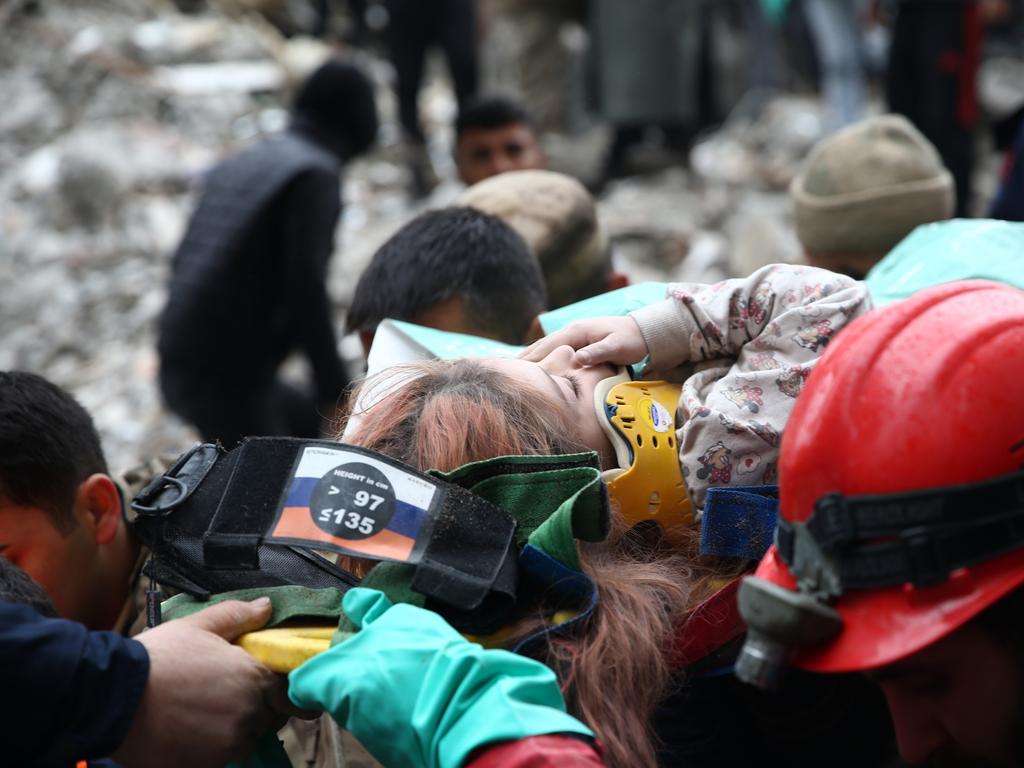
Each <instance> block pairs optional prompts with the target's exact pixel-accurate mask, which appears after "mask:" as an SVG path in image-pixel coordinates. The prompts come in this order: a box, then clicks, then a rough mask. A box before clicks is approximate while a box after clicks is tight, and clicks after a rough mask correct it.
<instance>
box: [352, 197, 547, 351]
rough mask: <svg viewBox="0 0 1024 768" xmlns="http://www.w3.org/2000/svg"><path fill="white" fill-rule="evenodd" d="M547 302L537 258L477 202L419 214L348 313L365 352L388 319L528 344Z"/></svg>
mask: <svg viewBox="0 0 1024 768" xmlns="http://www.w3.org/2000/svg"><path fill="white" fill-rule="evenodd" d="M546 308H547V296H546V294H545V291H544V278H543V276H542V275H541V271H540V267H539V266H538V264H537V259H536V258H535V257H534V255H533V254H532V253H531V252H530V249H529V248H528V247H527V245H526V243H525V242H524V241H523V238H521V237H520V236H519V235H518V234H516V231H515V230H514V229H513V228H512V227H510V226H509V225H508V224H506V223H505V222H503V221H502V220H501V219H499V218H498V217H496V216H490V215H488V214H486V213H482V212H480V211H478V210H475V209H473V208H460V207H452V208H442V209H440V210H436V211H428V212H426V213H423V214H420V215H419V216H417V217H416V218H415V219H413V220H412V221H410V222H409V223H408V224H406V225H405V226H404V227H402V228H401V229H399V230H398V231H397V232H396V233H395V234H394V235H392V236H391V237H390V238H389V239H388V240H387V242H385V243H384V244H383V245H382V246H381V247H380V248H379V249H377V252H376V253H375V254H374V255H373V259H371V261H370V263H369V265H368V266H367V267H366V270H365V271H364V272H363V274H362V276H361V277H360V278H359V284H358V285H357V286H356V290H355V295H354V296H353V298H352V306H351V307H350V309H349V312H348V316H347V318H346V330H347V332H358V333H359V338H360V340H361V341H362V343H363V350H364V352H365V353H366V354H369V352H370V346H371V344H372V343H373V337H374V333H375V332H376V330H377V326H378V325H379V324H380V322H381V321H382V320H386V319H389V318H390V319H392V320H405V321H407V322H410V323H416V324H417V325H424V326H427V327H429V328H438V329H440V330H443V331H452V332H455V333H468V334H472V335H474V336H481V337H484V338H489V339H495V340H497V341H503V342H505V343H506V344H522V343H523V342H524V341H525V339H526V335H527V332H528V330H529V329H530V327H531V324H532V323H533V322H534V321H535V319H536V317H537V315H538V314H540V313H541V312H543V311H544V310H545V309H546Z"/></svg>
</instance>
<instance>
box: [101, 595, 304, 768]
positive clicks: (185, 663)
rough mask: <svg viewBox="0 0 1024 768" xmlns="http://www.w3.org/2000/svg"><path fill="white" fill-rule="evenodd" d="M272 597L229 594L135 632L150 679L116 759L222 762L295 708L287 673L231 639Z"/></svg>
mask: <svg viewBox="0 0 1024 768" xmlns="http://www.w3.org/2000/svg"><path fill="white" fill-rule="evenodd" d="M269 618H270V601H269V600H267V599H266V598H261V599H259V600H254V601H253V602H251V603H243V602H239V601H230V602H225V603H220V604H219V605H215V606H212V607H210V608H207V609H206V610H203V611H200V612H199V613H196V614H193V615H192V616H189V617H187V618H183V619H177V620H175V621H169V622H167V623H166V624H162V625H161V626H159V627H156V628H155V629H151V630H149V631H147V632H143V633H142V634H141V635H139V636H138V637H136V638H135V639H136V640H138V641H139V642H140V643H142V644H143V645H144V646H145V647H146V651H147V652H148V653H149V664H150V669H149V679H148V681H147V683H146V690H145V693H144V694H143V696H142V701H141V703H140V705H139V709H138V710H137V711H136V713H135V717H134V719H133V721H132V726H131V730H130V731H129V733H128V736H127V738H126V739H125V741H124V743H123V744H122V745H121V747H120V748H119V749H118V750H117V752H116V753H115V754H114V755H113V757H114V759H115V760H116V761H117V762H119V763H121V764H123V765H124V766H125V767H126V768H133V767H134V766H147V768H149V767H153V768H163V766H168V768H170V766H174V767H175V768H180V767H181V766H188V768H205V766H210V768H221V766H223V765H224V764H225V763H228V762H230V761H232V760H237V759H240V758H243V757H245V756H246V755H248V754H249V753H250V752H252V750H253V749H254V748H255V746H256V743H257V741H258V740H259V738H260V737H261V736H262V735H264V734H266V733H268V732H270V731H274V730H276V729H277V728H279V727H280V726H281V725H282V724H283V723H284V721H285V720H286V719H287V717H288V716H289V715H292V714H297V710H296V708H295V707H293V706H292V705H291V704H290V702H289V701H288V697H287V681H286V679H285V678H283V677H279V676H278V675H275V674H274V673H273V672H271V671H270V670H269V669H267V668H266V667H264V666H263V665H262V664H260V663H259V662H258V661H256V660H255V659H254V658H253V657H252V656H250V655H249V654H248V653H246V652H245V651H243V650H242V649H241V648H239V647H237V646H235V645H232V644H231V642H230V641H231V640H233V639H235V638H236V637H238V636H239V635H241V634H242V633H244V632H251V631H253V630H256V629H259V628H260V627H262V626H263V625H264V624H266V622H267V619H269Z"/></svg>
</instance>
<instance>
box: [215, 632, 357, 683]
mask: <svg viewBox="0 0 1024 768" xmlns="http://www.w3.org/2000/svg"><path fill="white" fill-rule="evenodd" d="M337 631H338V627H337V626H319V627H276V628H274V629H260V630H257V631H256V632H247V633H245V634H244V635H242V636H241V637H239V638H238V640H236V641H235V642H237V643H238V645H240V646H241V647H242V649H243V650H245V651H246V652H247V653H248V654H249V655H250V656H253V657H254V658H256V659H258V660H259V661H260V662H262V663H263V664H264V665H265V666H267V667H269V668H270V669H272V670H273V671H274V672H281V673H283V674H287V673H288V672H291V671H292V670H293V669H295V668H296V667H300V666H302V665H303V664H304V663H305V662H307V661H309V660H310V659H311V658H313V657H314V656H316V655H317V654H318V653H323V652H324V651H326V650H327V649H328V648H330V647H331V638H332V637H334V633H335V632H337Z"/></svg>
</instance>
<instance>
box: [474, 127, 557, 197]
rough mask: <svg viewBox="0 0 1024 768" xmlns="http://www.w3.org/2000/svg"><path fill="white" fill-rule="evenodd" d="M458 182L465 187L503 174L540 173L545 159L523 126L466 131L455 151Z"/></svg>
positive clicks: (538, 145) (545, 164)
mask: <svg viewBox="0 0 1024 768" xmlns="http://www.w3.org/2000/svg"><path fill="white" fill-rule="evenodd" d="M455 165H456V167H457V168H458V171H459V178H460V179H462V182H463V183H464V184H466V185H467V186H472V185H473V184H476V183H477V182H478V181H483V180H484V179H489V178H490V177H491V176H497V175H498V174H499V173H505V172H506V171H530V170H543V169H544V168H546V167H547V158H545V156H544V152H543V150H542V149H541V147H540V143H539V142H538V141H537V136H536V134H535V133H534V132H533V129H532V128H531V127H530V126H529V125H527V124H526V123H509V124H508V125H503V126H499V127H497V128H470V129H468V130H467V131H466V132H465V133H463V134H462V137H461V138H460V139H459V142H458V144H457V145H456V147H455Z"/></svg>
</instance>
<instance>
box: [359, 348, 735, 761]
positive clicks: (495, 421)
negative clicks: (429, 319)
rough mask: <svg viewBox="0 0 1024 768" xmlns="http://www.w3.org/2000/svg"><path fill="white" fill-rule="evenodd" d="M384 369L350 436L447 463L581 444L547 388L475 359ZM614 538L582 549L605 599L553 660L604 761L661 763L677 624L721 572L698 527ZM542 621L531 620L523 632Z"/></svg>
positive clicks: (554, 651)
mask: <svg viewBox="0 0 1024 768" xmlns="http://www.w3.org/2000/svg"><path fill="white" fill-rule="evenodd" d="M384 375H385V376H388V377H399V381H400V382H401V383H399V384H398V385H397V386H396V387H395V388H394V389H393V390H392V391H390V393H389V394H387V395H386V396H383V397H379V396H378V397H374V396H373V391H374V390H375V389H376V388H377V387H379V386H384V387H386V385H387V383H388V382H383V383H382V382H381V380H380V379H376V380H374V379H371V380H370V381H369V382H368V383H367V384H365V385H364V386H363V388H362V391H363V392H365V393H370V396H369V397H368V398H367V399H369V400H370V401H371V402H372V403H373V404H372V405H370V406H368V407H367V409H366V410H365V411H364V412H362V413H358V414H356V416H357V417H358V418H359V419H360V422H359V425H358V427H357V428H356V429H355V432H354V434H352V435H350V436H348V437H346V440H347V441H348V442H351V443H353V444H355V445H360V446H363V447H366V448H370V449H373V450H376V451H380V452H381V453H384V454H387V455H389V456H392V457H393V458H396V459H398V460H400V461H403V462H405V463H407V464H410V465H412V466H415V467H417V468H419V469H428V468H433V469H439V470H442V471H447V470H451V469H455V468H456V467H459V466H462V465H463V464H466V463H469V462H471V461H480V460H482V459H487V458H492V457H494V456H502V455H529V454H554V453H571V452H576V451H579V450H582V449H584V446H582V445H581V442H580V439H579V433H578V429H577V427H576V425H575V424H574V423H573V422H572V421H571V420H570V418H569V417H568V415H567V413H566V411H565V410H564V409H562V408H559V407H558V405H557V403H554V402H552V400H551V398H550V396H549V395H547V394H545V393H543V392H539V391H537V390H535V389H533V388H532V387H529V386H525V385H523V384H521V383H518V382H516V381H513V380H512V379H510V378H509V377H507V376H505V375H504V374H501V373H499V372H498V371H495V370H492V369H490V368H487V367H486V366H485V365H481V364H480V363H478V362H473V361H469V360H453V361H452V360H449V361H442V360H434V361H429V362H422V363H416V364H413V365H409V366H403V367H402V368H400V369H398V370H395V369H392V370H391V371H390V372H389V373H388V374H384ZM388 381H389V382H391V383H394V381H393V380H391V379H389V380H388ZM355 399H356V401H357V402H358V400H359V396H358V393H357V395H356V398H355ZM616 522H617V521H615V520H613V526H615V525H616ZM613 534H615V535H613V536H612V537H611V538H610V539H609V541H610V542H614V543H608V542H602V543H598V544H583V545H581V546H580V561H581V563H582V566H583V570H584V572H585V573H586V574H587V575H588V576H589V577H590V578H591V579H592V580H593V582H594V583H595V584H596V585H597V589H598V597H599V602H598V605H597V608H596V609H595V610H594V612H593V613H592V614H591V616H590V617H589V619H588V621H587V624H586V627H585V629H584V630H583V631H580V632H578V633H577V634H576V635H575V636H573V637H571V638H568V639H567V638H559V639H554V640H551V641H549V643H548V648H547V659H546V661H548V663H549V664H550V665H551V666H552V667H553V668H555V669H556V670H557V671H558V673H559V676H560V679H561V681H562V687H563V690H564V691H565V692H566V699H567V701H568V704H569V708H570V710H571V711H572V712H573V713H574V714H576V715H577V716H579V717H580V718H581V719H582V720H583V721H584V722H586V723H587V724H588V725H589V726H590V727H591V728H593V730H594V732H595V733H596V734H597V736H598V738H599V739H600V740H601V741H602V743H603V744H604V747H605V757H606V761H607V763H608V765H610V766H616V767H618V768H627V767H628V768H634V767H635V766H654V765H655V764H656V763H657V759H656V745H655V738H654V734H653V731H652V729H651V719H652V715H653V712H654V708H655V707H656V706H657V704H658V703H659V702H660V701H661V700H662V699H664V698H665V696H666V695H667V694H668V692H669V688H670V685H671V682H672V673H673V669H674V667H675V660H674V659H673V658H672V654H671V648H672V647H673V645H674V639H675V635H676V631H677V629H678V626H679V624H680V623H681V622H682V621H683V619H684V617H685V615H686V613H687V612H688V611H689V610H690V609H692V608H693V607H694V606H695V605H696V604H697V603H698V602H699V601H701V600H703V599H704V598H705V597H707V596H708V594H709V592H710V587H709V583H710V581H711V579H712V578H714V577H715V576H718V575H720V574H719V573H718V572H717V571H716V568H715V565H714V564H712V563H709V562H707V561H705V560H703V559H702V558H700V557H699V556H698V555H697V536H696V533H695V532H694V531H692V530H689V529H680V530H676V531H667V532H663V533H661V534H659V535H658V537H657V539H656V540H655V541H652V540H651V539H650V538H649V537H644V536H642V535H639V534H636V533H627V532H624V531H621V530H619V531H614V532H613ZM350 565H353V566H357V564H350ZM355 569H356V570H359V568H358V566H357V567H356V568H355ZM536 627H537V622H532V623H530V622H527V623H525V624H524V625H523V626H522V627H521V629H522V632H519V633H517V634H518V635H519V636H522V635H524V634H526V633H527V632H528V631H529V630H530V629H535V628H536Z"/></svg>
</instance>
